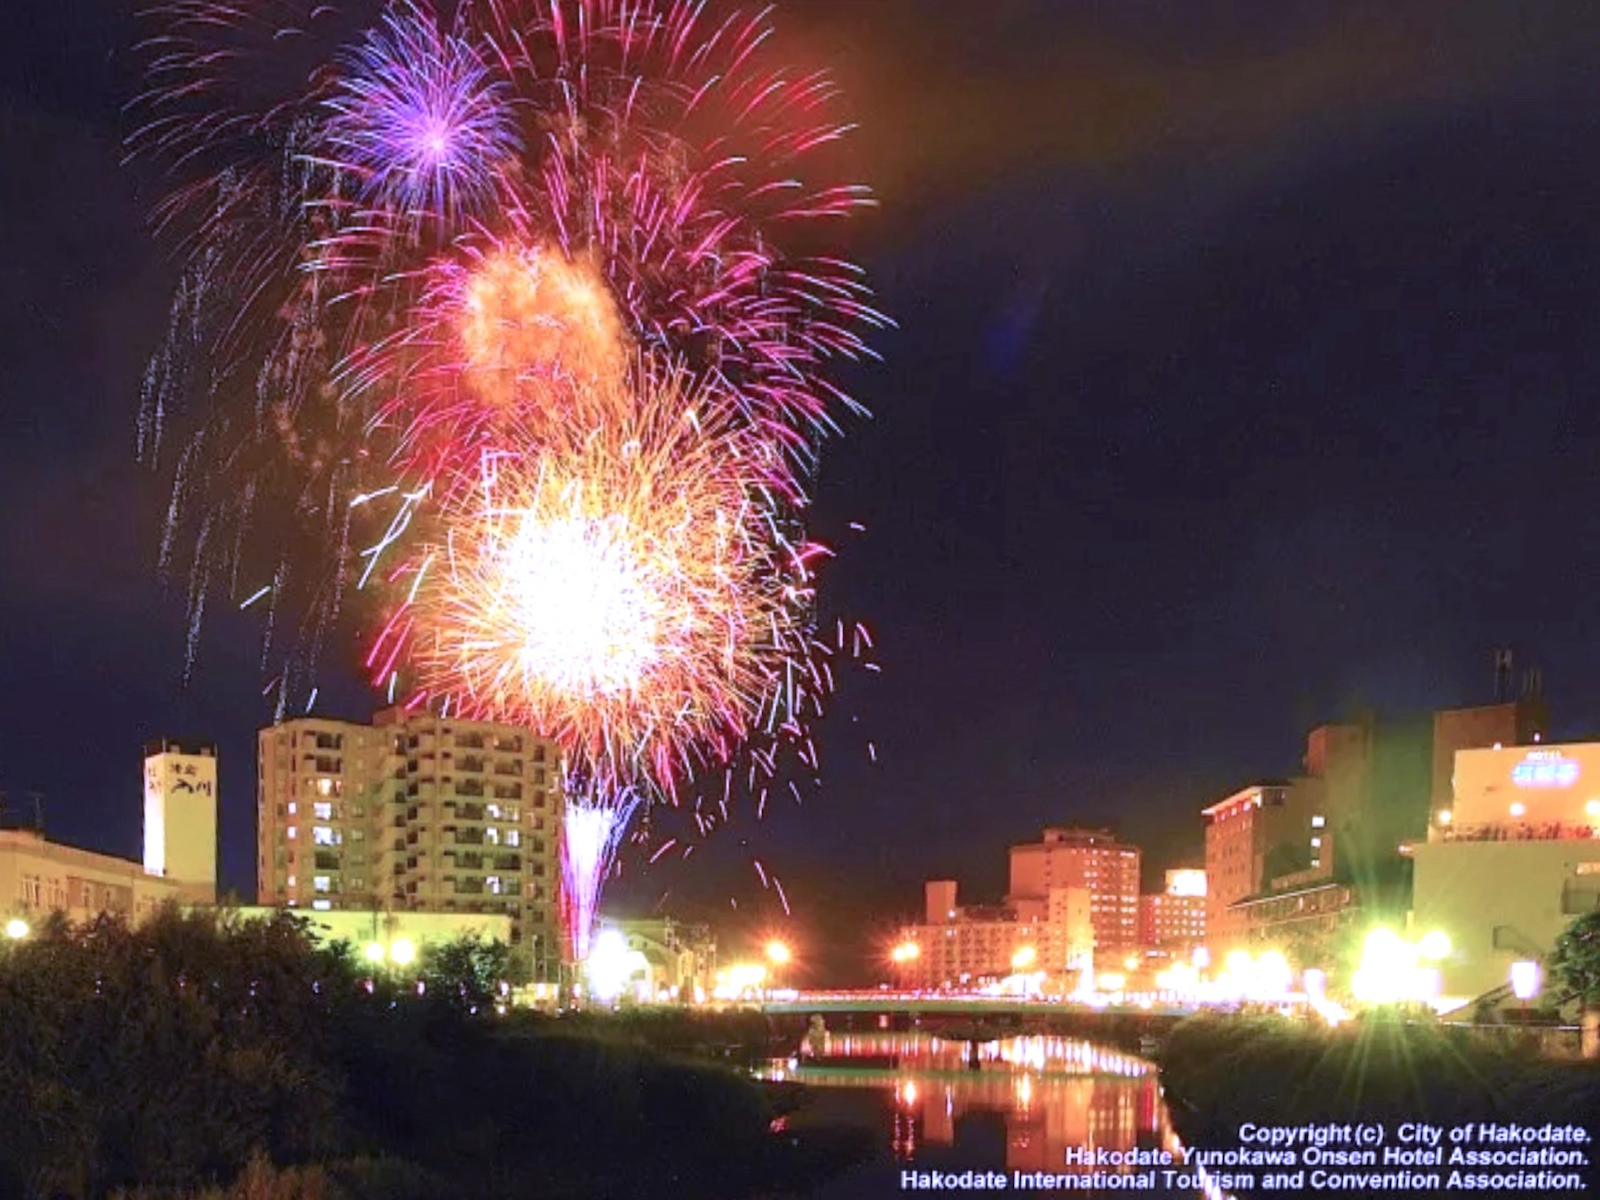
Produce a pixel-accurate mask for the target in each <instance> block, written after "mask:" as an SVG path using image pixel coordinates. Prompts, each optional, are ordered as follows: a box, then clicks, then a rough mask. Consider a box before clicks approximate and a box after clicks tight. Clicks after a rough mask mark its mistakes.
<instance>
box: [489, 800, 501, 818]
mask: <svg viewBox="0 0 1600 1200" xmlns="http://www.w3.org/2000/svg"><path fill="white" fill-rule="evenodd" d="M489 819H490V820H491V821H498V820H499V819H500V806H499V805H498V804H491V805H489Z"/></svg>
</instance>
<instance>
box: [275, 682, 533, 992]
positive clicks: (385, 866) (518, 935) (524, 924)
mask: <svg viewBox="0 0 1600 1200" xmlns="http://www.w3.org/2000/svg"><path fill="white" fill-rule="evenodd" d="M258 755H259V758H258V796H257V847H258V860H257V870H258V876H257V879H258V882H257V889H256V890H257V898H258V900H259V902H260V903H261V904H266V905H284V906H289V907H303V908H308V909H312V910H314V911H342V910H363V911H380V910H388V911H410V912H441V913H504V914H506V915H507V916H509V917H510V918H511V930H512V943H513V946H514V948H516V949H517V950H519V951H520V953H522V954H523V955H524V957H525V961H527V962H528V963H529V965H530V966H531V967H532V969H533V970H534V972H535V975H536V977H540V978H545V977H551V976H553V975H554V973H555V972H556V971H557V970H558V968H559V965H560V963H561V961H562V957H563V955H562V940H561V934H560V919H559V911H558V902H559V890H560V885H559V877H560V869H559V840H560V829H561V817H562V812H563V797H562V791H561V761H560V752H559V749H558V748H557V746H556V744H555V743H554V742H553V741H551V740H549V739H547V738H541V737H538V736H535V735H534V734H532V733H530V732H529V731H527V730H524V729H518V728H516V727H514V726H508V725H499V724H494V723H490V722H481V721H463V720H457V719H454V718H441V717H437V716H434V715H433V714H430V713H407V712H405V711H403V710H401V709H398V708H395V709H388V710H385V711H384V712H381V713H379V714H377V716H376V717H374V718H373V721H372V723H371V724H370V725H364V724H359V723H356V722H349V721H335V720H327V719H323V718H316V717H303V718H298V719H295V720H290V721H284V722H281V723H279V724H277V725H272V726H269V727H267V728H265V729H263V730H261V731H260V734H259V745H258Z"/></svg>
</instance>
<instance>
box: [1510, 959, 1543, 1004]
mask: <svg viewBox="0 0 1600 1200" xmlns="http://www.w3.org/2000/svg"><path fill="white" fill-rule="evenodd" d="M1511 994H1512V995H1513V996H1515V997H1516V998H1517V999H1518V1000H1521V1001H1522V1007H1523V1008H1524V1009H1526V1008H1527V1007H1528V1001H1529V1000H1532V999H1533V998H1534V997H1535V996H1537V995H1538V994H1539V964H1538V963H1536V962H1528V961H1524V962H1514V963H1512V964H1511Z"/></svg>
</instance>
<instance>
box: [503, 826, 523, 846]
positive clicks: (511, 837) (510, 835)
mask: <svg viewBox="0 0 1600 1200" xmlns="http://www.w3.org/2000/svg"><path fill="white" fill-rule="evenodd" d="M521 844H522V831H521V830H518V829H508V830H506V845H508V846H520V845H521Z"/></svg>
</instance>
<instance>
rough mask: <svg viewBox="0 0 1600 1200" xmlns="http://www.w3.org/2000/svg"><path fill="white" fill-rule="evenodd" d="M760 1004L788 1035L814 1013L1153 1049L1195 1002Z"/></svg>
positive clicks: (886, 1025)
mask: <svg viewBox="0 0 1600 1200" xmlns="http://www.w3.org/2000/svg"><path fill="white" fill-rule="evenodd" d="M760 1008H761V1011H762V1012H764V1013H765V1014H766V1015H767V1017H768V1018H769V1019H770V1020H771V1021H772V1023H773V1025H774V1026H775V1027H776V1028H778V1029H781V1030H782V1031H783V1033H784V1035H785V1036H791V1037H795V1038H799V1037H801V1036H803V1035H804V1033H805V1031H806V1023H807V1022H808V1021H809V1019H810V1018H811V1017H813V1016H821V1017H822V1018H823V1019H824V1020H826V1022H827V1025H828V1028H829V1030H831V1031H833V1032H835V1033H848V1032H866V1031H869V1030H875V1031H886V1030H892V1031H907V1030H925V1031H927V1032H929V1033H931V1034H936V1035H938V1036H941V1037H945V1038H948V1039H950V1040H952V1041H967V1042H988V1041H996V1040H999V1039H1001V1038H1011V1037H1024V1036H1032V1035H1036V1034H1054V1035H1057V1036H1064V1037H1071V1038H1078V1039H1081V1040H1083V1041H1088V1042H1095V1043H1098V1044H1101V1045H1107V1046H1116V1047H1119V1048H1122V1049H1126V1050H1128V1051H1130V1052H1133V1053H1148V1052H1149V1051H1150V1049H1151V1047H1152V1045H1153V1043H1156V1042H1159V1040H1160V1039H1161V1038H1162V1037H1164V1036H1165V1034H1166V1033H1167V1031H1168V1030H1169V1029H1171V1028H1172V1027H1173V1026H1174V1025H1176V1024H1177V1023H1178V1022H1179V1021H1181V1020H1183V1019H1184V1018H1185V1017H1188V1016H1192V1015H1193V1014H1194V1013H1195V1012H1197V1011H1198V1009H1197V1008H1195V1007H1193V1006H1188V1005H1179V1004H1172V1003H1165V1004H1157V1003H1154V1002H1152V1003H1151V1005H1150V1007H1148V1008H1146V1007H1145V1006H1144V1005H1142V1004H1114V1005H1113V1004H1108V1005H1105V1006H1104V1007H1097V1006H1095V1005H1092V1004H1084V1003H1082V1002H1073V1001H1066V1000H1041V999H1030V998H1028V997H1025V996H951V995H926V994H918V993H915V992H886V991H860V992H801V993H797V994H794V995H792V996H785V997H784V998H782V999H775V998H769V999H767V1000H765V1001H764V1002H763V1003H762V1004H761V1005H760Z"/></svg>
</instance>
